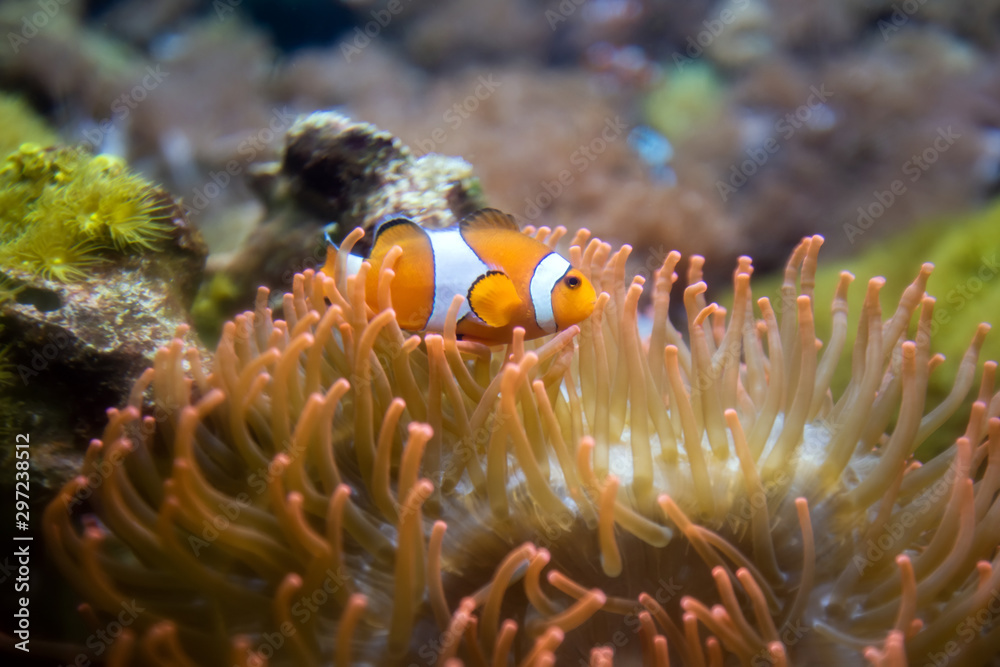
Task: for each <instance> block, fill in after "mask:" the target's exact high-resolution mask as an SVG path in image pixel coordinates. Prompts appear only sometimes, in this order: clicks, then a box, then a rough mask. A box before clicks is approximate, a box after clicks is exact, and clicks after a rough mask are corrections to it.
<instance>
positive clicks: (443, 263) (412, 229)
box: [322, 209, 597, 345]
mask: <svg viewBox="0 0 1000 667" xmlns="http://www.w3.org/2000/svg"><path fill="white" fill-rule="evenodd" d="M331 246H332V250H336V246H335V245H333V244H332V243H331ZM393 246H399V247H400V249H401V250H402V254H401V255H400V256H399V258H398V259H397V260H396V263H395V265H394V267H393V270H394V272H395V277H394V278H393V280H392V284H391V286H390V294H391V297H392V307H393V309H394V310H395V312H396V319H397V321H398V322H399V326H400V327H401V328H403V329H407V330H409V331H419V332H441V331H443V329H444V324H445V319H446V317H447V314H448V309H449V308H450V307H451V303H452V300H453V299H454V297H455V295H456V294H461V295H462V296H463V297H465V301H464V302H463V303H462V306H461V308H460V309H459V311H458V326H457V334H458V336H459V337H460V338H462V339H465V340H475V341H478V342H482V343H485V344H488V345H498V344H502V343H509V342H510V341H511V338H512V336H513V332H514V328H515V327H523V328H524V330H525V339H531V338H538V337H540V336H545V335H547V334H552V333H555V332H557V331H561V330H563V329H565V328H567V327H569V326H571V325H573V324H577V323H578V322H582V321H583V320H585V319H586V318H587V317H589V316H590V314H591V313H592V312H593V311H594V304H595V302H596V299H597V295H596V293H595V291H594V286H593V285H592V284H591V283H590V281H589V280H587V278H586V277H585V276H584V275H583V274H582V273H581V272H580V271H579V270H577V269H574V268H573V267H572V266H570V263H569V262H568V261H567V260H566V258H564V257H562V256H561V255H559V254H558V253H555V252H553V251H552V250H551V249H550V248H549V247H548V246H547V245H545V244H544V243H542V242H540V241H538V240H536V239H534V238H531V237H530V236H528V235H526V234H524V233H522V232H521V229H520V228H519V227H518V225H517V223H516V222H515V221H514V218H513V217H512V216H509V215H507V214H506V213H502V212H500V211H497V210H495V209H482V210H480V211H477V212H475V213H472V214H470V215H469V216H467V217H466V218H464V219H463V220H461V221H460V222H459V223H458V224H457V225H455V226H452V227H448V228H446V229H426V228H424V227H421V226H420V225H418V224H417V223H415V222H413V221H412V220H410V219H408V218H402V217H401V218H395V219H392V220H389V221H387V222H385V223H384V224H382V225H381V226H380V227H379V228H378V229H377V231H376V232H375V241H374V244H373V245H372V248H371V252H370V253H369V256H368V257H367V261H368V262H369V263H370V264H371V270H370V271H369V272H368V276H367V281H366V285H365V287H366V294H367V301H368V305H369V306H371V307H372V309H373V310H378V308H377V307H376V302H377V294H378V276H379V269H380V268H381V266H382V261H383V259H384V258H385V256H386V253H388V252H389V250H391V249H392V247H393ZM336 257H337V254H336V252H329V253H328V254H327V260H326V264H325V265H324V266H323V267H322V271H323V272H324V273H326V274H327V275H329V276H331V277H336V276H335V267H336V264H335V263H336V261H337V260H336ZM362 261H365V258H362V257H359V256H357V255H348V256H347V274H348V275H354V274H356V273H358V271H359V270H360V268H361V263H362Z"/></svg>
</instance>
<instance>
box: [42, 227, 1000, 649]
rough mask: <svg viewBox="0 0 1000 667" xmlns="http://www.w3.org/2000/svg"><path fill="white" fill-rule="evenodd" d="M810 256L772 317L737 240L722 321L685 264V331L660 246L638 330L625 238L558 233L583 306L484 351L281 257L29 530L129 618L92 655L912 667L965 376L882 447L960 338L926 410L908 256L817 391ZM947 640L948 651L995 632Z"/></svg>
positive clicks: (978, 417)
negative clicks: (917, 456)
mask: <svg viewBox="0 0 1000 667" xmlns="http://www.w3.org/2000/svg"><path fill="white" fill-rule="evenodd" d="M533 233H535V234H536V235H537V236H538V238H539V239H542V240H544V241H546V242H549V243H550V244H551V245H553V246H554V244H555V243H556V242H557V241H558V240H559V238H561V237H562V236H563V235H564V234H565V230H564V229H561V228H560V229H557V230H555V231H552V230H549V229H547V228H542V229H540V230H533ZM354 240H356V238H355V239H354ZM349 245H350V243H345V246H346V247H348V249H349ZM821 245H822V238H821V237H818V236H814V237H809V238H805V239H803V240H802V242H801V243H800V244H799V245H798V246H797V248H796V249H795V251H794V252H793V254H792V257H791V259H790V260H789V262H788V265H787V267H786V271H785V281H784V284H783V285H782V287H781V289H780V292H779V293H778V294H777V295H775V296H776V297H777V299H778V302H779V303H780V319H779V317H778V315H777V314H776V312H775V310H776V308H775V307H774V306H773V305H772V303H771V300H770V299H768V298H766V297H764V298H760V299H758V300H757V301H756V302H755V301H754V297H753V294H752V290H751V274H752V272H753V267H752V264H751V262H750V260H749V258H741V259H740V261H739V265H738V268H737V270H736V272H735V273H734V293H735V303H734V306H733V308H732V309H731V310H730V311H729V312H727V311H725V310H724V309H722V308H720V307H719V306H718V305H717V304H709V303H706V299H705V290H706V286H705V284H704V283H702V282H700V279H701V267H702V265H703V260H701V258H698V257H694V258H692V259H691V261H690V263H689V269H688V279H689V287H687V289H686V290H685V291H684V304H683V305H684V308H685V310H686V314H687V336H686V337H684V336H682V335H681V333H680V332H679V331H678V330H677V329H676V328H675V327H674V325H673V324H671V323H670V322H669V320H668V319H667V313H668V311H669V307H670V289H671V287H672V286H673V284H674V283H675V281H676V280H677V275H676V272H675V269H676V268H677V266H678V262H679V260H680V255H679V254H677V253H670V254H669V255H668V256H667V257H666V258H665V259H664V261H663V263H662V265H661V266H660V268H659V270H658V271H657V272H656V273H655V274H654V276H653V277H652V280H651V281H649V282H650V283H651V288H652V289H651V291H652V312H653V314H654V322H653V328H652V333H651V336H650V339H649V340H648V341H647V342H643V341H642V340H641V339H640V337H639V333H638V328H637V326H636V321H637V317H638V315H637V312H638V304H639V301H640V297H641V296H642V294H643V292H644V291H646V290H647V289H649V287H647V284H646V281H644V280H643V279H642V278H641V277H637V278H635V279H633V280H632V281H630V282H628V283H627V282H626V279H625V275H626V259H627V257H628V255H629V252H630V249H629V248H628V247H627V246H626V247H625V248H622V249H620V250H619V251H617V252H612V248H611V247H610V246H609V245H607V244H604V243H602V242H600V241H599V240H596V239H594V240H591V239H589V234H588V233H586V232H585V231H582V232H580V233H578V234H577V235H576V236H575V237H574V239H573V246H572V247H571V249H570V252H569V256H570V257H571V259H572V263H573V264H574V266H576V267H577V268H579V269H580V270H581V271H582V272H583V273H584V275H586V276H587V277H588V278H590V279H591V280H592V281H593V282H594V284H595V286H596V287H597V289H598V291H599V292H601V294H600V297H599V299H598V303H597V308H596V310H595V314H594V317H592V318H591V319H590V320H588V321H585V322H583V323H582V324H581V325H580V326H579V327H571V328H570V329H568V330H566V331H563V332H561V333H559V334H557V335H555V336H552V337H550V338H548V339H542V340H539V341H530V342H525V341H524V339H523V335H522V336H515V339H514V341H513V342H512V343H511V344H510V345H509V346H507V348H506V349H504V350H502V351H493V350H490V349H489V348H485V347H483V346H482V345H478V344H475V343H469V342H464V341H460V340H457V339H456V337H455V321H454V320H455V316H456V313H457V311H458V306H459V305H460V302H459V301H457V300H456V303H454V304H452V309H451V311H450V316H449V322H448V324H447V325H446V326H445V331H444V334H443V335H427V336H425V337H423V338H420V337H416V336H408V335H407V334H406V333H405V332H404V331H402V330H401V329H400V328H399V325H398V324H397V322H396V320H395V317H394V311H393V310H392V303H391V300H390V298H389V291H388V288H387V286H388V282H389V281H390V280H391V279H392V275H393V274H392V261H386V263H385V265H384V266H383V268H382V274H381V275H380V276H379V281H378V285H379V291H380V295H381V296H380V298H379V304H380V310H379V312H372V311H371V309H370V308H368V307H367V305H366V299H365V285H366V280H365V277H364V276H365V272H366V271H367V270H369V268H362V271H361V273H360V274H359V276H358V277H346V276H343V275H339V274H338V278H337V279H333V278H329V277H327V276H325V275H324V274H322V273H318V272H315V271H305V272H303V273H301V274H298V275H296V276H295V279H294V283H293V289H292V292H291V293H290V294H288V295H285V298H284V301H283V312H284V317H285V319H284V320H275V319H274V318H273V317H272V313H271V311H270V309H269V308H268V307H267V304H268V302H269V294H268V293H267V290H263V289H262V290H261V292H260V293H259V295H258V297H259V298H258V304H257V308H256V309H255V310H254V311H251V312H247V313H245V314H243V315H240V316H239V317H237V318H236V319H235V320H234V321H233V322H230V323H229V324H227V325H226V326H225V328H224V330H223V333H222V338H221V340H220V342H219V345H218V349H217V351H216V355H215V362H214V370H213V372H212V373H211V374H210V375H208V376H203V375H201V374H200V373H199V369H200V363H196V362H197V361H198V360H197V356H196V353H192V352H191V351H187V352H186V351H185V344H184V342H183V337H184V335H185V334H186V331H183V330H182V331H179V332H178V337H177V339H176V340H174V341H173V343H171V344H170V345H169V346H167V347H164V348H162V349H161V350H160V351H159V352H158V354H157V358H156V363H155V366H154V368H153V369H151V370H150V371H147V372H146V373H145V374H144V375H143V377H142V378H141V379H140V380H139V382H138V383H137V385H136V388H135V390H134V391H133V393H132V396H131V398H130V405H128V406H127V407H125V408H123V409H121V410H110V411H109V423H108V426H107V429H106V431H105V433H104V437H103V438H102V439H101V440H95V441H93V442H92V443H91V446H90V449H89V450H88V452H87V457H86V462H85V464H84V468H83V470H82V471H81V475H80V476H79V477H77V478H76V479H74V480H73V481H71V482H70V483H69V484H67V485H66V487H65V488H64V489H63V490H62V491H61V493H60V494H59V497H58V498H57V499H56V500H55V501H54V502H53V503H52V504H51V505H50V506H49V508H48V510H47V511H46V514H45V530H46V537H47V540H48V543H49V546H50V550H51V551H52V552H53V554H54V557H55V560H56V562H57V564H58V566H59V567H60V568H61V569H62V570H63V572H64V573H65V574H66V576H67V578H68V579H69V581H70V582H71V583H72V584H73V585H75V586H76V587H77V588H78V589H79V592H80V594H81V595H82V596H83V597H84V598H85V599H86V600H87V607H86V609H87V610H89V611H88V613H90V614H91V615H92V616H94V617H95V618H103V617H107V618H110V617H111V616H114V615H116V614H118V613H119V612H120V611H121V606H122V605H123V604H125V603H127V602H128V601H130V600H133V599H134V600H136V601H137V606H138V607H139V608H141V609H142V611H141V612H140V613H139V614H138V617H137V618H136V621H135V623H134V624H133V625H132V627H131V628H130V630H129V631H128V632H126V633H124V634H123V635H122V637H121V638H120V639H119V641H118V643H117V644H116V645H115V647H114V648H113V651H112V655H113V657H114V660H115V661H116V664H126V663H128V662H129V661H131V662H134V663H142V662H143V661H144V660H146V658H147V657H148V656H150V655H153V656H156V657H157V660H158V662H159V663H160V664H184V661H185V660H187V661H189V662H194V659H193V658H190V657H185V656H198V658H197V661H198V662H200V663H203V664H219V665H221V664H234V663H235V664H246V665H262V664H265V663H266V664H275V665H282V664H296V665H320V664H330V663H333V664H337V665H346V664H349V663H350V664H409V663H410V662H417V661H423V662H425V663H434V664H439V665H445V664H457V662H456V661H462V662H464V663H465V664H472V665H475V664H489V663H490V661H492V664H494V665H508V664H526V665H542V664H553V663H554V662H558V663H559V664H567V663H568V662H576V661H583V662H584V663H589V664H592V665H598V664H612V661H613V662H615V663H618V664H636V663H639V662H641V663H642V664H647V665H657V666H661V665H669V664H684V665H709V664H712V665H714V664H723V662H726V661H732V662H737V663H740V664H754V665H756V664H776V665H785V664H797V663H798V664H812V663H814V662H815V661H817V660H824V661H827V662H829V663H831V664H836V663H838V662H842V661H844V660H850V659H853V660H854V661H858V660H860V659H861V658H862V657H863V658H865V659H867V660H868V661H869V662H871V663H872V664H881V665H901V664H906V662H907V661H910V662H919V661H921V660H923V659H924V658H925V657H926V656H927V655H930V654H931V653H933V652H935V651H939V650H941V647H942V646H944V645H945V644H947V643H948V642H950V641H952V640H954V638H955V632H956V631H955V628H956V626H957V624H959V623H961V622H962V620H963V619H966V618H970V617H972V618H975V617H976V614H978V613H980V612H981V610H983V609H985V608H986V605H988V604H989V603H990V601H991V600H992V599H994V596H995V595H996V592H997V591H998V590H1000V560H998V558H1000V556H997V555H996V548H997V546H998V544H1000V502H997V500H996V496H997V491H998V489H1000V394H996V393H994V391H995V387H994V380H995V372H996V364H994V363H992V362H988V363H987V364H986V366H985V367H984V372H983V374H982V378H981V382H980V387H979V390H978V394H977V400H976V403H975V404H974V405H973V408H972V410H971V412H970V420H969V424H968V428H967V430H966V432H965V434H963V435H962V437H959V438H957V439H956V440H955V442H954V444H953V445H952V446H951V447H949V448H948V449H947V450H945V451H944V452H942V453H941V454H939V455H938V456H937V457H935V458H934V459H932V460H930V461H928V462H926V463H925V464H923V465H921V464H918V463H915V461H914V458H913V453H914V451H915V449H916V447H917V446H919V444H920V443H921V442H922V441H923V440H924V439H926V437H927V435H928V434H929V433H930V432H931V431H933V430H934V429H936V428H938V427H939V426H940V425H941V424H943V423H944V422H945V421H946V420H947V418H948V417H949V416H950V415H951V414H952V413H954V412H955V411H956V410H958V409H959V407H960V406H961V404H962V401H963V400H964V399H965V397H966V395H967V394H968V393H969V391H970V390H971V388H972V387H973V385H974V375H975V369H976V365H977V363H978V361H977V359H978V354H979V348H980V346H981V345H982V340H983V337H984V336H985V335H986V332H987V330H988V327H987V326H985V325H984V326H982V327H980V329H979V330H978V331H976V332H975V334H974V336H973V338H972V343H971V344H970V347H969V352H968V354H967V355H966V357H965V358H964V359H963V360H962V362H961V370H960V372H959V374H958V379H957V380H956V385H955V390H954V391H953V392H952V395H951V396H949V397H948V398H946V399H945V400H944V402H942V403H941V404H940V405H938V406H935V407H933V408H932V409H927V406H925V405H924V396H925V393H926V385H927V378H928V375H929V374H930V373H931V372H932V371H933V369H934V367H936V365H937V364H938V363H940V359H938V358H937V357H935V356H932V353H931V342H930V329H931V322H932V316H933V307H934V301H933V299H932V298H931V297H929V296H927V295H926V292H925V289H926V285H927V280H928V277H929V276H930V267H929V266H927V265H925V266H924V267H923V268H922V269H921V271H920V273H919V275H918V277H917V278H916V279H915V280H914V282H913V284H912V285H911V286H910V288H908V289H907V290H906V292H905V293H904V296H903V299H902V300H901V302H900V304H899V305H898V307H896V308H894V309H893V310H892V314H891V315H890V316H889V317H888V319H885V318H884V317H883V311H882V308H881V305H880V303H879V290H880V288H881V286H882V283H883V282H884V281H882V280H881V279H872V280H871V281H869V282H868V284H867V287H866V299H865V304H864V309H863V312H862V313H861V316H860V320H859V324H858V336H857V339H856V343H855V346H854V349H853V352H852V354H851V359H850V362H849V363H850V364H851V367H852V369H853V375H852V379H851V381H850V383H849V384H848V386H847V387H846V388H845V389H844V391H843V392H840V393H838V394H836V395H835V394H834V392H833V390H832V389H831V386H830V382H831V378H832V377H833V369H834V368H835V367H836V366H837V364H838V363H841V361H840V357H841V355H842V352H843V349H842V348H843V342H844V340H845V332H846V327H847V310H846V303H847V301H846V294H847V290H848V288H849V286H850V283H851V281H852V279H853V277H852V276H850V275H849V274H846V273H845V274H842V275H841V276H840V282H839V284H838V287H837V291H836V296H835V298H834V301H833V303H832V305H831V306H830V307H831V308H832V310H833V313H834V318H833V328H832V331H831V332H830V343H829V344H828V345H827V346H826V349H824V350H823V353H822V354H819V353H818V351H817V350H818V348H819V344H818V341H817V339H816V332H815V331H814V325H813V309H814V307H816V304H814V301H813V284H814V282H815V269H816V262H817V256H818V253H819V250H820V246H821ZM755 303H756V305H757V306H758V308H759V316H758V315H757V314H756V313H755V311H754V309H753V305H754V304H755ZM887 312H889V311H887ZM914 317H916V320H917V323H916V328H915V335H914V340H908V339H907V333H908V331H909V330H910V328H911V327H910V325H911V322H912V320H913V319H914ZM186 369H190V370H186ZM144 401H145V404H144ZM143 413H145V414H146V416H145V417H143ZM890 424H891V425H892V428H891V430H890V431H889V432H888V433H887V432H886V430H887V429H888V428H889V426H890ZM972 635H973V636H972V637H971V638H969V639H968V641H966V642H965V643H962V644H961V645H958V648H957V649H956V650H957V651H958V652H959V655H960V656H961V660H962V664H973V663H982V662H984V661H985V660H987V659H988V658H989V656H991V655H992V654H993V652H994V651H995V650H996V648H997V646H998V645H1000V624H998V623H997V622H996V621H995V620H989V621H988V622H986V623H985V624H982V627H981V628H980V629H979V631H978V632H975V633H972ZM956 645H957V643H956ZM817 656H819V657H817ZM727 664H728V662H727Z"/></svg>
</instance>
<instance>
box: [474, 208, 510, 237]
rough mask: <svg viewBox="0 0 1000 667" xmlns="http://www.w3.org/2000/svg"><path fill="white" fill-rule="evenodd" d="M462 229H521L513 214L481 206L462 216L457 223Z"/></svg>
mask: <svg viewBox="0 0 1000 667" xmlns="http://www.w3.org/2000/svg"><path fill="white" fill-rule="evenodd" d="M458 226H459V228H460V229H461V230H462V231H466V230H471V229H509V230H512V231H515V232H519V231H521V228H520V227H518V225H517V221H516V220H514V216H512V215H507V214H506V213H504V212H503V211H498V210H496V209H495V208H482V209H479V210H478V211H476V212H474V213H470V214H469V215H467V216H465V217H464V218H462V220H461V221H460V222H459V223H458Z"/></svg>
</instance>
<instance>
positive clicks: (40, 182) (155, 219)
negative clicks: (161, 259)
mask: <svg viewBox="0 0 1000 667" xmlns="http://www.w3.org/2000/svg"><path fill="white" fill-rule="evenodd" d="M0 205H2V209H3V212H2V213H0V232H2V233H3V238H4V239H6V240H5V241H4V242H3V243H0V267H3V268H6V269H12V270H18V271H21V272H24V273H28V274H31V275H34V276H38V277H41V278H44V279H46V280H55V281H59V282H64V283H69V282H78V281H81V280H84V279H86V278H87V275H88V273H89V272H90V271H92V270H93V269H95V268H97V267H98V266H100V265H101V264H102V263H103V262H105V261H107V260H109V259H112V258H113V257H114V255H115V254H116V253H117V254H121V255H125V254H132V253H135V252H142V251H154V252H155V251H158V250H161V249H163V247H164V244H165V242H166V241H168V240H169V239H170V238H171V230H172V225H171V222H170V217H171V208H172V203H171V202H170V200H168V199H166V198H164V197H161V196H159V195H158V193H157V192H156V190H155V189H154V187H153V185H152V184H150V183H149V182H147V181H146V180H144V179H142V178H140V177H138V176H136V175H134V174H131V173H129V171H128V169H127V168H126V167H125V165H124V163H123V162H122V161H121V160H119V159H117V158H114V157H111V156H106V155H97V156H91V155H89V154H87V153H85V152H83V151H79V150H76V149H67V148H60V149H43V148H41V147H39V146H37V145H34V144H23V145H22V146H21V147H20V148H19V149H18V150H17V151H15V152H14V153H12V154H10V155H9V156H8V157H7V159H6V161H5V164H4V166H3V168H2V169H0Z"/></svg>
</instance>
